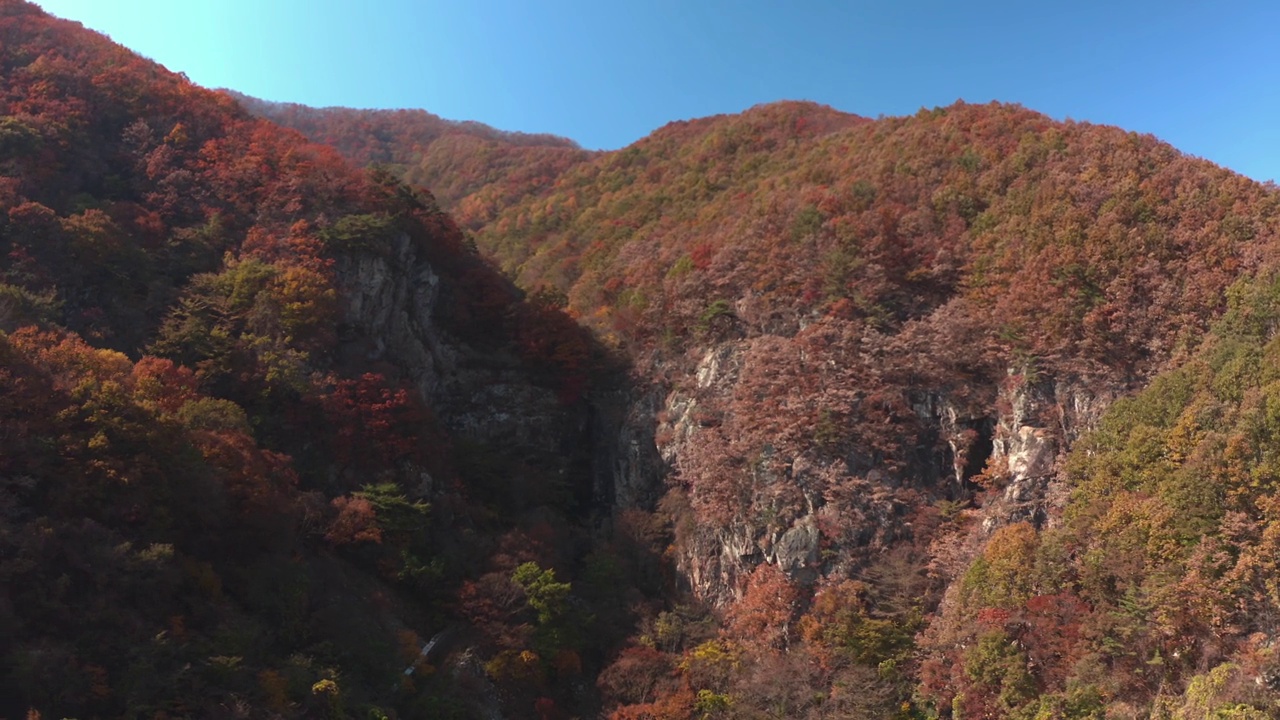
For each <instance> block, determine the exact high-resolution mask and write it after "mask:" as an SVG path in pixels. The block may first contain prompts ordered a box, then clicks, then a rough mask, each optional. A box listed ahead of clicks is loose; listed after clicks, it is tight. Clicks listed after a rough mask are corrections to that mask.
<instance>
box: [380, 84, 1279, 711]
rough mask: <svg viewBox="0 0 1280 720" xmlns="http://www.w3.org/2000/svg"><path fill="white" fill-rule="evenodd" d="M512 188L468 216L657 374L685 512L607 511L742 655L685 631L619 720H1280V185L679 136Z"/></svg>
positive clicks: (931, 133) (1015, 115)
mask: <svg viewBox="0 0 1280 720" xmlns="http://www.w3.org/2000/svg"><path fill="white" fill-rule="evenodd" d="M371 115H372V116H375V117H376V115H377V113H372V114H371ZM357 159H358V158H357ZM421 162H423V163H424V164H430V163H431V162H432V160H431V159H430V158H429V157H427V156H424V158H423V159H422V161H421ZM406 172H411V170H406ZM502 172H511V173H512V174H514V175H518V174H520V172H521V171H519V170H514V171H513V170H509V169H505V168H504V169H503V170H502V171H500V172H498V173H497V174H495V176H493V178H492V181H491V183H490V185H488V186H481V187H478V188H476V189H475V190H474V191H473V192H472V194H470V195H467V196H463V197H461V198H459V199H456V200H454V201H453V204H452V206H451V210H452V212H453V213H454V215H455V217H456V218H457V219H458V222H459V224H460V225H461V226H462V227H464V228H466V229H468V230H469V231H470V232H471V233H472V234H473V236H474V239H475V242H476V244H477V246H478V247H479V248H480V249H481V250H482V251H483V252H484V253H486V254H488V255H489V256H491V257H493V258H494V259H495V261H496V262H497V263H498V264H499V265H500V266H501V267H502V268H503V269H504V270H505V271H506V272H507V274H508V275H509V276H510V277H512V278H514V279H515V281H516V282H517V284H519V285H521V286H522V287H525V288H526V289H528V290H530V291H538V292H541V293H543V294H550V295H554V296H556V297H558V298H560V299H561V302H563V303H564V304H565V306H566V307H567V308H568V310H569V312H570V313H571V314H572V315H574V316H575V317H578V318H580V319H581V320H582V322H583V323H584V324H585V325H587V326H588V327H590V328H592V329H593V330H594V331H595V333H596V336H597V337H599V338H600V339H601V341H602V342H604V343H606V344H607V345H608V346H610V347H613V348H616V349H617V350H618V351H619V352H623V353H625V354H626V355H627V356H628V357H629V358H630V359H631V361H632V363H633V364H634V367H635V369H636V373H637V375H638V379H639V382H638V383H637V384H636V386H635V389H634V390H633V396H632V399H631V411H630V412H629V420H628V422H627V424H626V425H625V426H624V427H629V428H630V429H629V433H627V434H626V436H625V437H624V438H622V440H623V441H624V442H623V443H622V444H625V442H631V443H633V445H634V444H635V443H636V439H637V438H640V440H641V441H647V440H648V439H649V438H650V437H652V440H653V444H654V446H656V448H657V450H658V454H659V456H660V458H661V462H660V463H659V464H658V471H659V474H662V475H665V478H666V479H665V481H664V484H663V487H662V488H661V489H655V488H653V487H651V486H648V485H646V484H645V478H644V477H641V476H639V474H636V475H633V476H629V477H628V476H624V477H620V478H618V479H619V480H620V481H621V482H622V484H621V485H618V486H616V487H615V488H614V502H615V503H616V504H617V505H618V506H619V507H631V506H637V507H641V508H649V507H656V508H657V509H658V516H659V517H660V518H663V519H664V521H665V522H668V523H669V524H670V525H671V527H672V532H673V536H674V538H673V539H674V542H673V543H672V545H671V547H670V548H669V549H668V551H667V554H668V556H669V557H672V558H673V560H674V564H675V568H676V570H677V573H678V575H679V577H680V578H681V581H682V582H684V583H687V587H688V589H689V591H690V595H691V596H692V597H693V598H696V599H698V600H701V601H704V602H708V603H710V604H712V605H713V606H714V607H716V608H718V609H719V611H720V614H721V619H722V622H723V625H722V626H721V630H720V631H719V632H718V633H717V634H715V635H705V634H704V635H697V636H694V637H692V638H691V637H687V636H685V635H684V634H682V631H680V630H679V628H682V627H684V626H685V624H686V623H687V621H686V620H684V619H682V616H681V615H680V612H681V611H680V609H679V607H675V608H672V609H669V610H666V611H664V612H660V613H659V614H658V615H657V616H656V617H655V619H654V620H653V621H652V622H653V623H654V625H653V626H652V627H653V630H643V629H642V634H641V635H640V636H639V638H637V640H636V644H635V645H633V646H632V648H630V649H628V650H626V651H624V652H623V653H622V654H621V655H619V656H618V660H617V661H615V664H614V666H613V667H612V668H610V669H609V670H606V672H605V674H604V675H602V676H601V680H600V682H601V683H602V686H603V687H604V688H605V689H606V695H607V696H609V695H612V700H613V701H614V703H615V705H613V706H612V707H613V708H614V714H613V717H617V718H628V717H685V716H686V715H685V714H684V713H687V712H688V709H689V708H691V707H692V708H699V711H702V712H709V711H710V710H713V709H714V708H716V707H722V709H723V710H724V712H727V713H729V714H732V715H735V716H740V717H756V716H761V717H764V716H770V715H768V713H769V712H784V714H786V715H788V716H797V717H798V716H811V717H829V716H842V715H841V713H846V714H851V715H849V716H855V717H856V716H867V717H887V716H890V715H894V714H895V713H897V714H900V715H903V716H917V715H920V716H934V715H937V716H941V717H1095V716H1098V717H1100V716H1102V714H1103V713H1107V714H1108V715H1107V716H1116V717H1129V716H1134V714H1139V715H1140V714H1143V713H1147V712H1160V711H1159V710H1155V708H1164V710H1163V712H1169V713H1182V714H1186V713H1192V714H1194V713H1195V712H1199V711H1200V710H1198V709H1197V708H1209V709H1212V710H1216V709H1218V708H1219V707H1223V708H1227V707H1230V708H1235V707H1237V706H1239V708H1241V709H1240V710H1239V712H1241V713H1247V712H1256V713H1266V712H1274V711H1275V710H1276V705H1274V703H1275V700H1276V693H1275V691H1274V688H1272V685H1271V683H1273V680H1272V679H1271V678H1272V677H1273V674H1274V673H1275V672H1276V670H1275V668H1276V664H1275V659H1274V658H1273V655H1272V653H1271V651H1270V649H1269V648H1270V642H1271V641H1270V640H1269V638H1270V634H1269V633H1270V632H1271V629H1270V626H1269V625H1268V623H1267V621H1266V620H1265V618H1266V617H1269V613H1270V612H1272V611H1271V609H1270V608H1273V607H1275V606H1274V605H1272V604H1270V603H1271V602H1272V601H1270V600H1263V599H1262V598H1263V597H1264V596H1265V595H1266V592H1267V591H1265V590H1263V586H1264V585H1265V583H1266V582H1268V581H1266V580H1263V578H1264V577H1269V574H1268V571H1267V570H1264V569H1262V568H1260V567H1258V566H1257V562H1258V558H1259V557H1261V555H1259V554H1258V553H1262V554H1265V550H1261V549H1260V548H1262V547H1263V546H1265V541H1263V540H1262V538H1264V537H1265V535H1266V533H1267V532H1268V531H1267V528H1269V527H1271V526H1270V524H1269V523H1270V521H1269V520H1267V519H1266V518H1268V517H1269V515H1267V514H1266V512H1264V510H1263V509H1262V508H1264V507H1267V506H1268V505H1267V504H1266V503H1267V501H1266V494H1267V492H1268V491H1267V490H1266V488H1267V487H1268V486H1267V485H1266V483H1265V481H1262V480H1259V479H1257V478H1259V477H1265V476H1266V473H1267V471H1266V470H1265V469H1263V467H1264V466H1265V463H1266V462H1269V461H1267V460H1265V458H1266V457H1268V451H1267V450H1265V448H1266V447H1268V442H1269V440H1268V438H1269V437H1270V436H1269V434H1268V433H1269V432H1270V431H1269V430H1266V429H1265V426H1264V427H1259V426H1255V425H1250V424H1249V423H1254V422H1259V421H1260V420H1257V417H1258V415H1257V414H1258V413H1262V412H1265V407H1266V403H1265V400H1263V399H1262V397H1261V396H1259V395H1258V393H1259V392H1262V390H1261V388H1263V387H1265V385H1266V383H1267V382H1269V380H1268V378H1269V376H1268V375H1267V374H1266V372H1265V370H1264V369H1263V368H1265V367H1267V365H1266V363H1267V361H1266V359H1265V358H1266V357H1268V353H1267V347H1269V346H1267V345H1266V342H1267V341H1268V340H1269V337H1270V336H1269V333H1270V330H1269V329H1268V328H1271V327H1272V325H1271V323H1272V318H1273V317H1274V315H1273V314H1272V313H1273V310H1272V307H1271V305H1270V304H1269V303H1270V302H1271V301H1270V298H1271V297H1272V296H1271V294H1270V293H1271V292H1272V291H1271V290H1270V288H1271V286H1272V281H1271V280H1270V279H1269V278H1271V277H1273V275H1274V272H1275V265H1276V255H1275V253H1276V240H1277V235H1276V227H1277V225H1276V220H1277V217H1276V207H1277V199H1278V196H1277V195H1276V193H1275V191H1274V189H1273V188H1271V187H1269V186H1261V185H1259V184H1257V183H1254V182H1252V181H1250V180H1248V179H1245V178H1242V177H1240V176H1238V175H1235V174H1233V173H1231V172H1229V171H1226V170H1223V169H1221V168H1218V167H1216V166H1214V165H1212V164H1211V163H1208V162H1205V161H1203V160H1199V159H1196V158H1191V157H1188V156H1185V155H1183V154H1181V153H1179V152H1178V151H1176V150H1175V149H1174V148H1171V147H1169V146H1168V145H1166V144H1164V143H1161V142H1159V141H1158V140H1156V139H1155V138H1152V137H1150V136H1143V135H1138V134H1135V133H1127V132H1124V131H1122V130H1119V129H1116V128H1111V127H1105V126H1097V125H1092V124H1088V123H1075V122H1066V123H1062V122H1056V121H1053V120H1051V119H1049V118H1047V117H1045V116H1043V115H1040V114H1038V113H1035V112H1032V111H1029V110H1026V109H1023V108H1021V107H1017V106H1010V105H1002V104H990V105H969V104H965V103H957V104H955V105H953V106H950V107H945V108H936V109H934V110H922V111H921V112H920V113H918V114H917V115H915V116H913V117H903V118H886V119H881V120H877V121H870V120H867V119H864V118H859V117H856V116H852V115H847V114H844V113H840V112H837V111H834V110H832V109H830V108H826V107H822V106H818V105H814V104H810V103H778V104H773V105H765V106H760V107H756V108H752V109H750V110H748V111H746V112H745V113H742V114H741V115H735V116H721V117H715V118H706V119H702V120H696V121H692V122H684V123H673V124H671V125H669V126H667V127H665V128H663V129H661V130H659V131H657V132H655V133H654V134H653V135H652V136H650V137H647V138H644V139H642V140H640V141H639V142H637V143H635V144H634V145H632V146H629V147H627V148H624V149H622V150H619V151H616V152H609V153H601V154H598V155H596V156H594V157H584V158H581V159H580V160H579V161H578V162H576V163H575V164H574V165H572V166H571V167H569V168H568V169H566V170H565V171H564V172H562V173H561V174H559V175H557V176H556V177H554V179H551V180H549V181H548V182H545V183H544V184H542V186H541V187H539V188H536V189H535V190H533V191H532V192H526V193H525V195H524V197H523V199H519V200H517V201H516V202H514V203H512V202H511V198H512V197H513V196H514V195H513V194H512V193H504V192H503V191H502V188H503V187H504V184H505V183H506V182H507V179H506V177H504V176H503V175H502ZM1224 311H1226V314H1225V315H1224V314H1223V313H1224ZM1242 318H1248V319H1247V320H1243V319H1242ZM1242 322H1243V323H1244V325H1247V326H1248V327H1249V328H1250V329H1249V330H1241V329H1239V328H1240V326H1241V323H1242ZM1229 327H1230V328H1235V329H1227V328H1229ZM1224 338H1231V339H1230V340H1225V339H1224ZM1223 372H1227V373H1228V374H1227V375H1222V374H1221V373H1223ZM1219 385H1221V386H1222V387H1223V388H1225V389H1218V390H1214V388H1216V387H1219ZM1144 388H1145V389H1144ZM1135 393H1137V395H1136V397H1134V398H1133V399H1129V398H1130V396H1134V394H1135ZM1170 393H1172V395H1170ZM1153 398H1159V399H1153ZM1117 401H1118V402H1117ZM1113 402H1114V403H1116V405H1115V407H1114V408H1111V406H1112V403H1113ZM1133 403H1137V405H1134V404H1133ZM1153 404H1154V408H1153V407H1152V405H1153ZM1135 407H1139V408H1143V409H1141V410H1135V409H1133V408H1135ZM1210 408H1212V409H1210ZM1251 418H1252V419H1251ZM1219 422H1223V423H1227V424H1228V427H1236V430H1234V431H1230V432H1228V431H1227V430H1226V429H1224V428H1223V427H1219V426H1218V425H1217V423H1219ZM1237 423H1242V424H1241V425H1237ZM1175 429H1177V432H1185V433H1190V435H1188V436H1185V437H1183V436H1177V440H1176V441H1175V439H1174V437H1172V436H1171V435H1170V433H1173V432H1175ZM650 431H652V436H650V435H649V434H648V433H649V432H650ZM1176 442H1182V443H1185V445H1176ZM1169 443H1175V444H1174V445H1168V444H1169ZM641 444H642V445H645V446H647V443H644V442H642V443H641ZM1227 448H1236V450H1235V451H1232V452H1231V453H1229V452H1228V450H1227ZM1236 451H1238V452H1239V453H1240V454H1239V455H1233V454H1232V453H1234V452H1236ZM1099 455H1101V457H1099ZM1229 457H1234V458H1235V460H1230V459H1229ZM1231 462H1236V463H1239V465H1238V466H1236V468H1235V469H1233V470H1231V471H1229V472H1228V471H1226V470H1225V469H1223V468H1224V467H1225V466H1226V465H1229V464H1230V463H1231ZM635 465H636V466H637V467H639V468H645V469H647V468H650V467H652V466H653V460H652V459H651V458H650V459H645V458H643V457H637V458H636V463H635ZM1227 475H1230V476H1232V477H1234V478H1236V479H1235V480H1231V481H1228V480H1226V476H1227ZM1246 476H1247V477H1251V478H1254V479H1253V480H1248V481H1246V480H1243V478H1244V477H1246ZM1210 478H1213V479H1212V480H1211V479H1210ZM1232 483H1234V484H1235V485H1232ZM1240 483H1244V485H1243V486H1239V484H1240ZM1245 486H1247V488H1246V487H1245ZM1233 487H1235V489H1232V488H1233ZM659 495H660V496H661V498H660V499H659V498H658V496H659ZM1230 498H1234V499H1230ZM654 500H658V502H657V503H656V505H651V504H649V503H651V502H652V501H654ZM1108 508H1111V509H1108ZM1246 517H1247V518H1250V519H1249V520H1248V521H1247V522H1246V521H1245V518H1246ZM1241 522H1245V525H1246V526H1247V530H1246V529H1233V528H1235V527H1236V524H1237V523H1241ZM1153 524H1155V526H1156V527H1157V528H1158V531H1157V530H1156V529H1154V528H1153V527H1152V525H1153ZM1184 525H1185V526H1184ZM1120 538H1124V539H1123V540H1122V539H1120ZM1144 543H1154V544H1153V545H1144ZM1227 576H1231V577H1237V578H1240V579H1239V580H1237V581H1235V584H1233V585H1225V584H1219V583H1218V582H1217V581H1218V580H1219V579H1222V578H1225V577H1227ZM1188 577H1194V578H1196V579H1195V580H1194V583H1195V584H1194V585H1190V584H1188V583H1189V582H1191V581H1188V580H1186V578H1188ZM1244 577H1248V578H1250V580H1248V581H1245V580H1243V578H1244ZM1259 583H1261V584H1259ZM1259 603H1261V605H1259ZM1263 606H1265V608H1266V609H1264V608H1263ZM1226 608H1234V610H1231V611H1228V610H1227V609H1226ZM1246 608H1248V609H1246ZM648 627H650V626H648V625H642V628H648ZM659 628H663V629H664V630H661V631H660V630H659ZM663 632H665V635H664V634H663ZM669 672H674V673H675V674H674V676H671V675H668V673H669ZM635 673H640V674H641V675H642V676H643V677H645V678H647V679H646V680H645V681H644V683H643V684H642V685H639V686H637V685H635V684H633V683H634V681H624V679H623V677H624V676H629V675H633V674H635ZM673 677H674V679H673ZM655 688H660V690H655ZM718 703H722V704H723V706H721V705H718ZM860 703H861V704H860ZM1247 707H1252V708H1254V710H1252V711H1249V710H1246V709H1244V708H1247ZM726 708H731V709H726ZM768 708H773V709H774V710H768ZM1206 711H1207V710H1206ZM1187 716H1191V715H1187ZM1241 716H1242V717H1244V716H1245V715H1243V714H1242V715H1241ZM1258 716H1259V717H1261V716H1262V715H1258Z"/></svg>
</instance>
